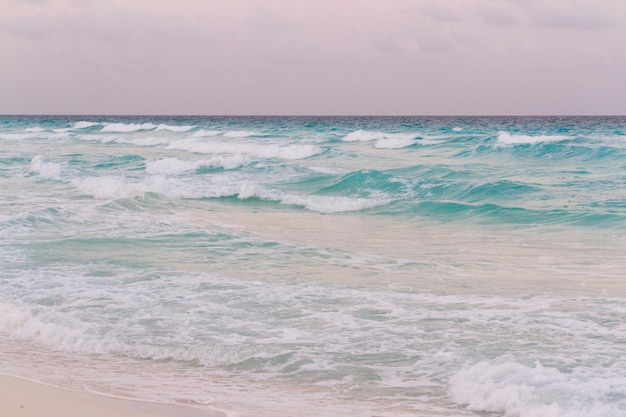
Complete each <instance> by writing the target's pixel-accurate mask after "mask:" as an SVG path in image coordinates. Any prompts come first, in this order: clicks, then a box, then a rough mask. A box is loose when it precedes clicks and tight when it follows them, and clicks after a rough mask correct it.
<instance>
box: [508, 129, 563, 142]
mask: <svg viewBox="0 0 626 417" xmlns="http://www.w3.org/2000/svg"><path fill="white" fill-rule="evenodd" d="M568 139H572V137H571V136H562V135H537V136H529V135H512V134H510V133H509V132H504V131H502V132H499V133H498V143H499V144H503V145H523V144H531V145H534V144H537V143H542V142H559V141H563V140H568Z"/></svg>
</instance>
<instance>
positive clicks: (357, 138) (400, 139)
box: [343, 130, 418, 149]
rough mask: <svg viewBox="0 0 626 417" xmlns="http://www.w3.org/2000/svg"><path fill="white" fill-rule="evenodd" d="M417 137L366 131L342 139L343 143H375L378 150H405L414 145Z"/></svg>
mask: <svg viewBox="0 0 626 417" xmlns="http://www.w3.org/2000/svg"><path fill="white" fill-rule="evenodd" d="M417 137H418V135H416V134H413V133H385V132H373V131H368V130H355V131H354V132H351V133H348V134H347V135H346V136H344V137H343V141H344V142H370V141H374V140H375V141H377V142H376V144H375V145H374V147H375V148H379V149H398V148H406V147H407V146H411V145H414V144H415V139H416V138H417Z"/></svg>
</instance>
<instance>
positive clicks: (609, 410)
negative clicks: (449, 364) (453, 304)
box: [449, 355, 626, 417]
mask: <svg viewBox="0 0 626 417" xmlns="http://www.w3.org/2000/svg"><path fill="white" fill-rule="evenodd" d="M624 386H626V378H625V377H624V375H623V373H620V372H619V371H617V370H616V369H611V368H596V369H592V368H588V367H579V368H574V369H573V371H572V372H567V373H564V372H561V371H560V370H558V369H556V368H550V367H544V366H543V365H542V364H541V363H540V362H539V361H536V362H535V365H534V366H528V365H524V364H521V363H519V362H518V361H517V360H515V358H513V357H512V356H510V355H505V356H503V357H500V358H497V359H496V360H493V361H482V362H479V363H477V364H475V365H474V366H472V367H470V368H468V369H465V370H462V371H460V372H459V373H457V374H456V375H455V376H454V377H452V378H451V380H450V387H449V393H450V396H451V397H452V399H453V400H454V401H455V402H457V403H459V404H464V405H466V406H467V408H468V409H470V410H473V411H479V412H489V413H502V414H503V415H504V416H507V417H508V416H510V417H538V416H541V417H613V416H617V415H623V409H622V408H621V407H622V406H623V405H624V404H623V403H622V404H621V405H620V402H619V401H615V402H614V401H611V400H610V398H615V399H617V398H619V397H620V396H621V395H623V393H624V388H623V387H624Z"/></svg>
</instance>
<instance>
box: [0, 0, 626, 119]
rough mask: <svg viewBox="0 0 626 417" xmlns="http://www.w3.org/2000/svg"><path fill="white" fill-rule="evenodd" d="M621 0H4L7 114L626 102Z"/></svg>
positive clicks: (3, 106)
mask: <svg viewBox="0 0 626 417" xmlns="http://www.w3.org/2000/svg"><path fill="white" fill-rule="evenodd" d="M625 22H626V1H624V0H384V1H383V0H333V1H330V0H315V1H312V0H263V1H256V0H219V1H214V0H179V1H171V0H168V1H165V0H156V1H155V0H150V1H147V0H137V1H133V0H127V1H106V0H0V54H1V56H2V59H1V60H0V114H16V113H33V114H42V113H43V114H218V115H222V114H323V115H325V114H329V115H330V114H382V115H390V114H403V115H406V114H409V115H432V114H455V115H456V114H626V23H625Z"/></svg>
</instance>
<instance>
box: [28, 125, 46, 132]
mask: <svg viewBox="0 0 626 417" xmlns="http://www.w3.org/2000/svg"><path fill="white" fill-rule="evenodd" d="M45 131H46V129H44V128H43V127H40V126H35V127H29V128H27V129H24V132H31V133H39V132H45Z"/></svg>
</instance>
